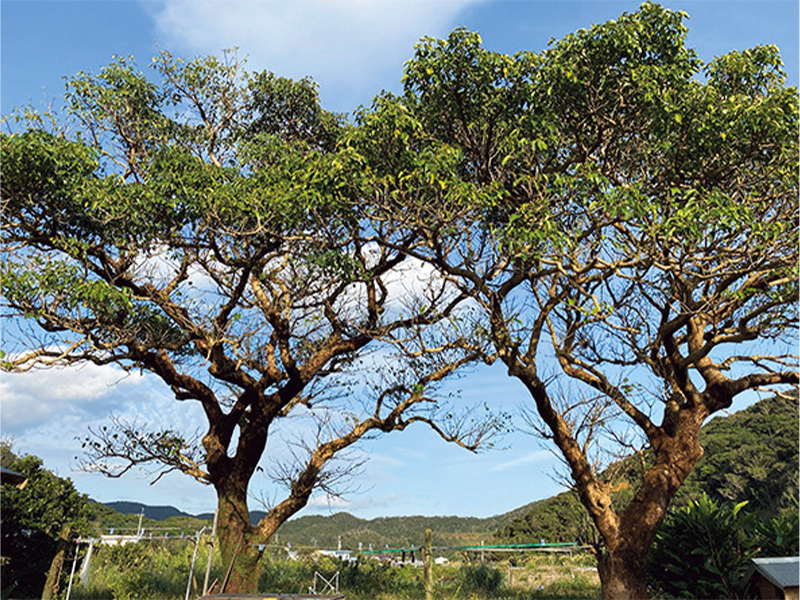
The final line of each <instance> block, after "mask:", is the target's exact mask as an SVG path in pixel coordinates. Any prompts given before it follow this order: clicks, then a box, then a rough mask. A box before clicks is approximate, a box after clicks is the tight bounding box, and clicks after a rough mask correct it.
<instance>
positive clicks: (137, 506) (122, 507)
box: [103, 502, 213, 521]
mask: <svg viewBox="0 0 800 600" xmlns="http://www.w3.org/2000/svg"><path fill="white" fill-rule="evenodd" d="M103 504H104V505H105V506H108V507H109V508H113V509H114V510H115V511H117V512H118V513H122V514H123V515H139V514H141V513H142V511H144V516H145V518H146V519H153V520H155V521H163V520H164V519H169V518H170V517H193V516H194V515H190V514H189V513H185V512H183V511H182V510H178V509H177V508H175V507H174V506H151V505H149V504H142V503H141V502H103ZM211 518H213V515H211Z"/></svg>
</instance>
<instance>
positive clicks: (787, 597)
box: [745, 556, 800, 600]
mask: <svg viewBox="0 0 800 600" xmlns="http://www.w3.org/2000/svg"><path fill="white" fill-rule="evenodd" d="M751 563H752V564H751V565H750V569H749V570H748V571H747V574H746V575H745V586H746V589H747V590H748V592H749V593H748V596H747V597H748V598H760V599H761V600H800V557H798V556H782V557H779V558H754V559H752V561H751Z"/></svg>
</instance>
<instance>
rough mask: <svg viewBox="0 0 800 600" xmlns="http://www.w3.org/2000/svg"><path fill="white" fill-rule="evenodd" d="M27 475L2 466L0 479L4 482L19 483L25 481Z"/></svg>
mask: <svg viewBox="0 0 800 600" xmlns="http://www.w3.org/2000/svg"><path fill="white" fill-rule="evenodd" d="M25 479H26V478H25V475H22V474H20V473H17V472H16V471H12V470H11V469H6V468H5V467H0V480H1V481H2V482H3V483H10V484H11V485H19V484H20V483H22V482H23V481H25Z"/></svg>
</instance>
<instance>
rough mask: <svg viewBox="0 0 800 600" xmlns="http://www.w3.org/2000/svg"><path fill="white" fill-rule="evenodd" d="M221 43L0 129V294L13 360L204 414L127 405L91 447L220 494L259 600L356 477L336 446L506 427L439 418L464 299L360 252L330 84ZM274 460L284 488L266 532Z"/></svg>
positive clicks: (93, 454)
mask: <svg viewBox="0 0 800 600" xmlns="http://www.w3.org/2000/svg"><path fill="white" fill-rule="evenodd" d="M225 56H226V58H225V60H222V61H221V60H218V59H216V58H200V59H195V60H191V61H183V60H181V59H176V58H173V57H171V56H169V55H168V54H164V55H162V56H161V57H160V58H158V59H157V60H156V61H154V63H155V67H156V69H157V72H158V74H159V76H160V83H153V82H151V81H150V80H149V79H148V78H147V77H145V76H144V75H143V74H142V73H141V72H140V71H138V70H137V69H136V68H135V66H134V65H133V64H132V63H131V62H130V61H127V60H124V59H121V60H118V61H116V62H115V63H113V64H112V65H110V66H109V67H106V68H104V69H103V70H102V71H101V72H100V73H99V74H97V75H91V74H86V73H81V74H79V75H78V76H76V77H75V78H73V79H72V80H70V81H69V82H68V94H67V102H68V104H67V106H68V109H69V112H70V116H69V118H68V119H65V120H61V121H55V122H54V125H55V127H54V126H52V125H48V123H47V122H46V119H45V118H44V117H37V116H32V117H31V116H29V118H28V120H27V121H26V122H24V123H23V127H22V128H21V129H20V130H19V131H17V132H15V133H12V134H7V135H3V136H2V140H0V141H2V163H3V185H2V223H3V233H2V244H3V246H2V252H3V263H2V296H3V305H4V317H6V318H9V319H11V318H15V319H18V321H17V322H16V325H15V326H13V327H9V328H7V330H6V335H5V337H4V341H3V343H4V352H5V357H4V362H3V368H4V369H5V370H8V371H28V370H35V369H38V368H47V367H69V366H72V365H77V364H80V363H85V362H91V363H94V364H97V365H112V366H115V367H116V368H121V369H124V370H127V371H132V372H144V373H149V374H152V375H155V376H156V377H158V378H160V380H161V381H163V382H164V384H166V386H168V388H169V389H170V390H171V392H172V394H174V397H175V399H176V400H177V401H179V402H192V403H196V404H197V405H199V407H200V408H201V409H202V413H203V414H204V415H205V419H206V421H207V427H206V430H205V431H204V433H203V434H202V437H201V439H199V440H193V439H191V437H190V436H188V435H187V432H181V431H176V430H174V429H173V428H172V427H171V426H170V425H169V424H152V423H137V422H135V421H134V422H131V421H126V420H124V419H122V418H118V419H115V421H114V423H113V424H112V426H111V427H103V428H101V429H100V430H98V431H95V432H94V433H93V434H92V435H90V436H89V437H88V438H87V441H86V444H85V446H86V448H87V450H88V452H89V454H88V462H90V463H92V465H93V467H94V468H95V469H99V470H100V471H103V472H105V473H106V474H108V475H111V476H115V477H116V476H120V475H122V474H123V473H125V472H126V471H128V470H129V469H131V468H132V467H135V466H144V467H147V466H148V465H154V469H155V473H154V476H160V474H163V473H164V472H167V471H179V472H181V473H184V474H186V475H189V476H191V477H194V478H195V479H197V480H199V481H201V482H204V483H207V484H210V485H212V486H213V487H214V489H215V490H216V494H217V497H218V510H219V532H220V534H219V535H220V538H219V539H220V548H221V553H222V560H223V562H224V564H225V566H226V568H227V567H228V565H233V566H232V570H231V572H230V580H229V582H228V587H227V590H228V591H232V592H235V591H242V592H244V591H255V587H256V584H257V581H258V577H259V552H258V545H259V544H264V543H266V541H268V540H269V539H270V537H271V536H272V535H273V533H274V532H275V531H276V529H277V528H278V526H279V525H280V524H281V523H283V522H284V521H285V520H286V519H287V518H289V517H290V516H292V515H293V514H295V513H296V512H297V511H298V510H300V509H301V508H302V507H304V506H305V505H306V503H307V502H308V501H309V498H310V496H311V494H312V492H313V491H314V490H315V489H322V490H324V491H326V492H330V493H335V492H336V491H337V489H338V488H337V487H336V484H337V482H338V481H340V479H341V477H342V476H344V475H347V474H348V473H349V472H351V471H352V468H351V467H352V463H348V462H347V461H345V462H341V461H340V462H338V463H337V462H336V461H335V459H336V457H337V454H338V455H340V456H341V452H342V451H343V450H346V449H347V448H350V447H352V445H353V444H354V443H355V442H356V441H358V440H359V439H360V438H363V437H364V436H366V435H372V434H374V433H377V432H389V431H393V430H401V429H404V428H405V427H406V426H408V425H409V424H410V423H413V422H417V421H423V422H426V423H428V424H429V425H430V426H432V427H433V428H434V429H435V430H436V431H437V432H438V433H440V434H441V435H442V436H443V437H445V438H446V439H449V440H452V441H456V442H458V443H461V444H462V445H466V446H468V447H471V448H473V447H475V445H476V444H477V443H478V442H479V441H480V438H481V437H482V436H483V434H484V433H486V432H487V431H488V429H487V428H486V427H481V426H478V427H476V428H473V429H471V430H470V431H468V432H466V431H465V430H464V429H463V428H462V429H459V428H460V427H462V426H463V425H464V424H465V423H466V421H464V420H459V419H452V418H451V419H448V420H447V421H446V426H441V427H440V426H439V425H437V424H436V422H435V421H434V417H435V414H434V413H435V410H436V409H435V407H434V405H433V403H432V402H431V401H430V397H429V396H428V393H429V392H430V390H431V388H432V387H433V386H435V383H436V382H437V381H439V380H440V379H442V378H443V377H444V376H445V375H447V374H448V373H449V372H451V371H452V370H453V369H455V368H457V367H458V365H459V364H461V363H462V362H466V361H468V360H470V359H471V358H472V357H471V355H472V353H473V351H467V352H464V351H463V347H464V345H463V344H460V345H459V346H460V347H456V346H453V347H452V350H450V349H444V350H443V349H442V348H439V349H438V351H436V352H427V351H426V348H427V346H428V345H430V342H425V341H424V340H427V339H428V338H431V336H433V339H435V338H436V337H437V336H438V334H437V333H436V326H437V325H441V324H442V323H443V322H445V321H446V320H447V319H448V318H449V317H450V316H451V315H452V313H453V311H454V309H455V308H456V307H457V306H458V305H459V303H460V302H461V301H462V300H463V295H460V294H458V293H453V291H452V290H450V289H449V288H447V287H446V286H445V285H444V283H443V282H442V281H441V280H437V279H436V278H428V279H427V280H425V282H424V284H419V283H416V284H415V285H407V284H404V283H403V281H402V278H403V276H404V273H405V275H408V273H409V269H410V270H411V271H412V272H416V269H417V268H418V265H414V264H412V265H410V266H406V265H407V264H408V263H409V259H408V258H407V256H406V255H404V254H403V253H401V252H397V251H393V250H390V249H387V248H386V247H378V246H376V245H372V246H368V245H365V244H364V243H363V241H362V240H363V238H364V237H365V235H364V233H363V232H362V231H361V229H362V228H363V227H368V223H365V222H363V221H360V220H358V219H357V218H354V217H353V213H352V208H351V206H352V199H353V197H354V196H357V195H358V194H360V193H361V192H360V191H359V185H358V178H357V177H351V176H350V175H351V172H350V168H351V167H352V165H351V161H350V159H349V158H348V156H349V154H348V153H349V151H348V150H347V149H343V150H342V149H340V147H339V139H340V138H341V137H342V133H343V132H345V131H346V130H347V125H346V123H345V122H344V121H343V119H341V118H340V117H337V116H336V115H333V114H331V113H328V112H325V111H324V110H322V109H321V108H320V106H319V103H318V97H317V93H316V89H315V86H314V84H313V83H312V82H310V81H307V80H302V81H290V80H286V79H282V78H279V77H276V76H274V75H272V74H270V73H259V74H248V73H246V72H245V71H244V70H243V69H242V66H241V65H240V64H239V62H238V61H237V59H236V57H235V54H233V53H229V54H226V55H225ZM370 231H372V229H370ZM404 269H405V271H404ZM410 288H411V289H410ZM23 319H24V320H27V323H28V325H26V324H25V322H24V321H21V320H23ZM15 331H17V332H19V335H15V334H14V332H15ZM428 331H430V332H431V334H430V335H429V334H428ZM395 342H399V343H403V347H405V348H408V347H409V345H411V346H413V347H416V348H417V350H418V357H417V359H416V360H414V361H411V362H405V363H404V362H402V357H398V358H397V359H396V360H395V361H392V362H391V364H392V366H393V368H389V364H390V363H389V362H388V361H387V363H386V365H387V366H386V368H385V369H382V370H381V371H380V374H379V375H376V376H371V375H369V373H370V372H371V371H372V369H371V368H370V366H369V365H370V364H372V365H375V364H378V359H376V358H374V357H373V358H370V357H369V356H367V355H365V350H366V349H367V347H368V346H369V347H370V348H373V347H374V348H375V349H376V350H378V351H379V356H384V357H386V356H388V355H389V354H390V353H391V346H390V344H392V343H395ZM475 350H478V349H477V348H476V349H475ZM445 357H446V358H445ZM360 360H364V361H367V362H365V363H363V364H361V363H359V361H360ZM369 361H371V363H370V362H369ZM368 384H371V385H368ZM290 417H303V419H301V420H300V421H297V420H295V421H292V422H293V423H304V422H305V423H306V424H307V425H306V426H304V427H302V428H301V429H302V431H301V433H300V434H299V438H298V439H293V438H291V437H287V434H286V433H285V431H284V434H283V435H281V432H280V431H279V430H277V428H276V425H277V423H278V422H279V421H281V420H284V419H286V418H290ZM295 429H297V428H295ZM462 434H463V435H462ZM268 442H270V444H269V446H268ZM281 443H284V445H283V446H281V445H280V444H281ZM287 444H288V445H287ZM265 452H266V453H267V454H268V455H269V456H272V457H277V458H279V459H280V462H279V464H277V466H275V465H273V475H274V476H275V478H276V479H277V480H278V481H279V482H281V483H283V484H285V487H286V489H287V490H288V494H287V495H286V497H285V498H284V499H282V500H280V501H279V502H276V503H274V505H272V506H271V507H270V508H269V510H268V512H267V515H266V516H265V517H264V518H263V519H262V520H261V522H260V523H258V524H257V525H255V526H252V525H251V523H250V514H249V509H248V492H249V487H250V483H251V479H252V478H253V476H254V474H255V473H256V472H257V470H258V469H259V468H260V467H259V463H260V462H261V460H262V457H263V456H264V454H265Z"/></svg>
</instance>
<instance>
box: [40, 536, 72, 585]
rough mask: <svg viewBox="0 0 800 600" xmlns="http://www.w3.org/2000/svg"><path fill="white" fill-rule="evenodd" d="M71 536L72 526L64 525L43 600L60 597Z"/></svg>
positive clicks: (48, 573)
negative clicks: (61, 578)
mask: <svg viewBox="0 0 800 600" xmlns="http://www.w3.org/2000/svg"><path fill="white" fill-rule="evenodd" d="M71 534H72V526H71V525H64V527H63V528H62V529H61V535H60V536H59V538H58V545H57V549H56V555H55V556H54V557H53V560H52V562H51V563H50V570H49V571H48V572H47V581H45V584H44V589H43V590H42V600H51V599H52V598H55V597H56V596H57V595H58V579H59V575H60V574H61V568H62V565H63V564H64V555H65V554H66V552H67V546H68V545H69V538H70V535H71Z"/></svg>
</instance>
